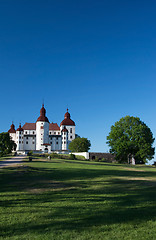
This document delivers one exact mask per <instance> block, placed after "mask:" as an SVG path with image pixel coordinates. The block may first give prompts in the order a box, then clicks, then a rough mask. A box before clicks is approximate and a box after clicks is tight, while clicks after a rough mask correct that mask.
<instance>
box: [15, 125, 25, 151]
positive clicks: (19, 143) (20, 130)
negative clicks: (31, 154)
mask: <svg viewBox="0 0 156 240" xmlns="http://www.w3.org/2000/svg"><path fill="white" fill-rule="evenodd" d="M16 144H17V148H16V151H20V150H24V149H23V146H24V144H23V128H22V127H21V124H19V128H17V130H16Z"/></svg>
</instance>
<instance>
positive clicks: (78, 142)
mask: <svg viewBox="0 0 156 240" xmlns="http://www.w3.org/2000/svg"><path fill="white" fill-rule="evenodd" d="M90 146H91V143H90V141H89V140H88V139H87V138H81V137H78V138H75V139H74V140H73V141H72V142H70V144H69V150H70V151H71V152H88V150H89V149H90Z"/></svg>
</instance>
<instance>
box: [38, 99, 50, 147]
mask: <svg viewBox="0 0 156 240" xmlns="http://www.w3.org/2000/svg"><path fill="white" fill-rule="evenodd" d="M47 146H49V120H48V118H47V117H46V110H45V108H44V104H42V108H41V110H40V116H39V118H38V119H37V121H36V150H40V151H44V150H45V148H46V147H47Z"/></svg>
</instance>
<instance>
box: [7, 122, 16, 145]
mask: <svg viewBox="0 0 156 240" xmlns="http://www.w3.org/2000/svg"><path fill="white" fill-rule="evenodd" d="M8 133H9V135H10V137H11V139H12V140H13V141H14V142H16V130H15V125H14V124H13V123H12V124H11V126H10V129H9V131H8Z"/></svg>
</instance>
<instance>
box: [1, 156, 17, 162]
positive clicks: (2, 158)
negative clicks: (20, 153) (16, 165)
mask: <svg viewBox="0 0 156 240" xmlns="http://www.w3.org/2000/svg"><path fill="white" fill-rule="evenodd" d="M13 157H14V156H13V155H12V154H10V155H9V154H8V155H7V156H4V157H0V161H4V160H6V159H10V158H13Z"/></svg>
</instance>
